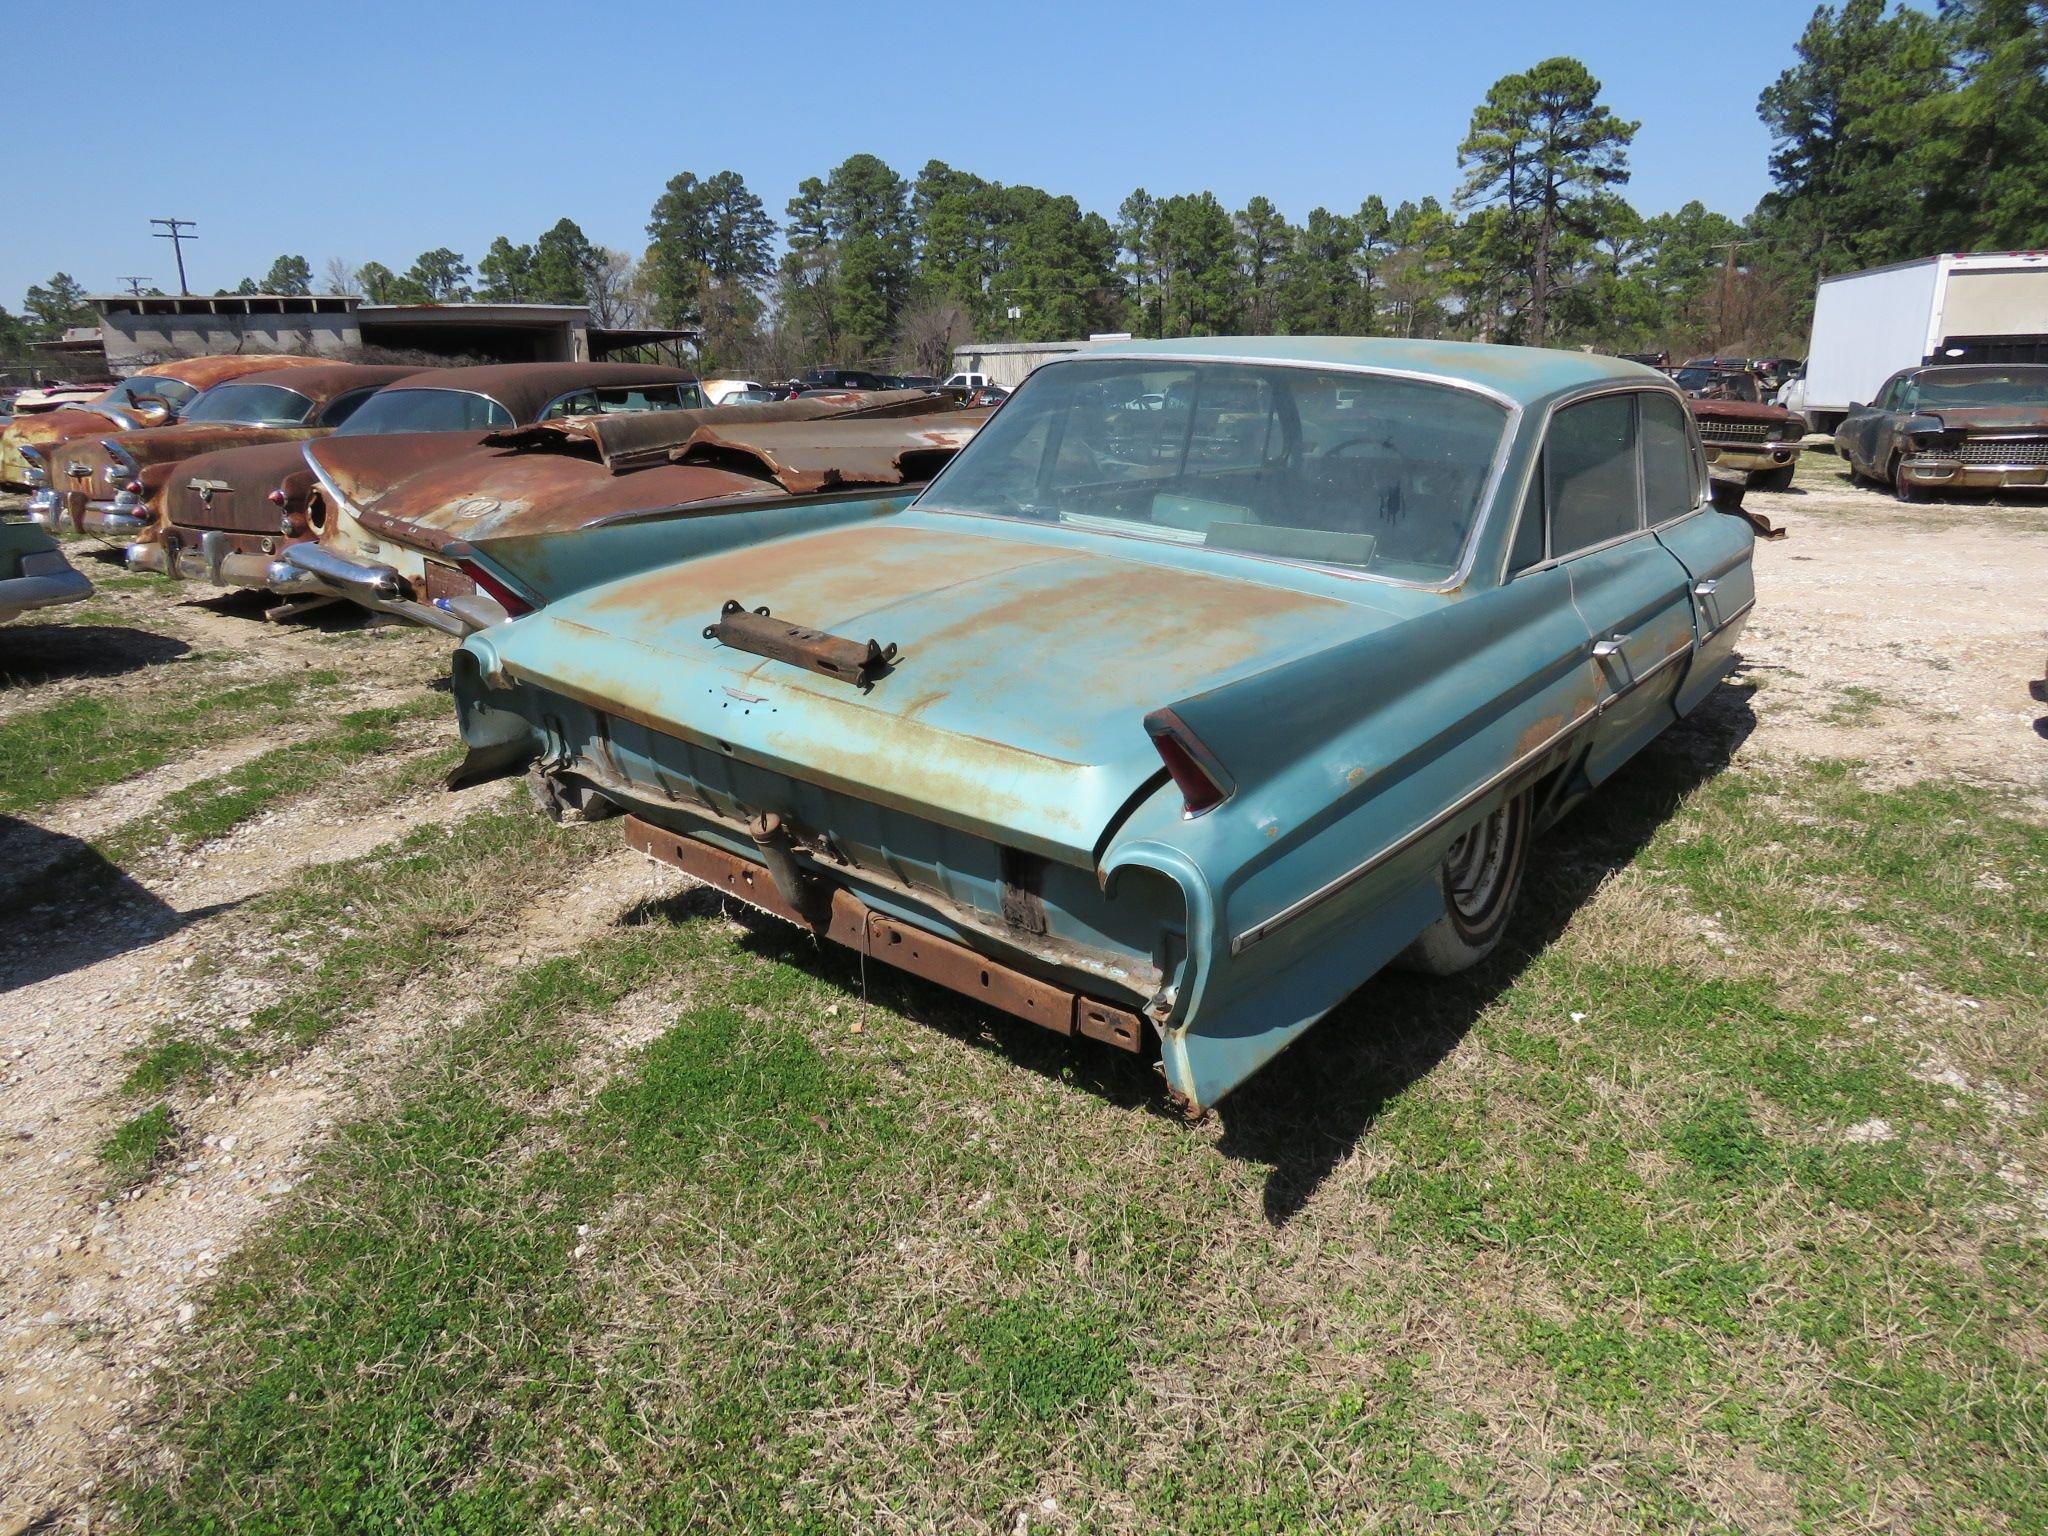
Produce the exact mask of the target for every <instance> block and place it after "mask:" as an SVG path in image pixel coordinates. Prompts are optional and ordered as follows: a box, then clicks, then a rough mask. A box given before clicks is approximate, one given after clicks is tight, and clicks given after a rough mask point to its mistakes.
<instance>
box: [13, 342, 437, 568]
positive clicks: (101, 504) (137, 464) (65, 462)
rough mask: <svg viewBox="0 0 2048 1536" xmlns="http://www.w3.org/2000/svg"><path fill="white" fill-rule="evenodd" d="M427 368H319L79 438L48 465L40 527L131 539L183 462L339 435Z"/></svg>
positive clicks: (247, 382) (225, 387)
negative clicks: (229, 449)
mask: <svg viewBox="0 0 2048 1536" xmlns="http://www.w3.org/2000/svg"><path fill="white" fill-rule="evenodd" d="M418 371H419V370H418V369H417V368H414V367H411V366H405V367H392V366H388V365H382V364H376V365H373V364H366V363H316V364H314V365H312V366H310V367H299V368H282V369H275V370H271V371H267V372H262V373H248V374H243V375H242V376H241V377H240V378H237V379H232V380H229V381H228V382H227V383H224V384H216V385H214V386H213V388H211V389H209V390H206V391H204V392H202V393H201V394H199V395H196V396H195V397H193V399H192V400H191V401H190V402H189V403H188V404H187V405H186V406H185V408H184V409H183V410H182V411H180V412H179V414H178V418H177V419H176V420H175V421H172V422H169V423H167V424H166V425H163V426H156V427H138V428H135V429H134V430H131V431H124V432H110V433H107V434H106V435H104V436H101V437H83V438H74V439H72V440H71V441H70V442H68V443H65V444H63V445H62V446H61V447H58V448H55V449H53V450H51V452H50V453H49V454H47V455H44V454H41V453H40V451H39V450H35V449H30V450H28V452H29V453H31V454H32V455H35V456H36V457H39V458H41V459H43V461H44V462H43V468H44V470H45V472H46V473H47V475H48V477H49V485H48V486H47V488H45V489H44V490H42V491H39V492H38V493H37V494H36V495H34V496H32V497H30V498H29V512H30V515H31V516H32V517H35V518H36V519H37V520H38V521H39V522H42V523H44V524H46V525H48V526H52V527H54V526H57V525H58V524H59V523H62V522H69V523H70V524H71V525H72V527H74V528H75V529H77V530H78V532H80V533H88V534H94V535H97V536H98V537H100V538H106V539H128V538H133V537H134V536H135V535H136V534H138V533H140V532H142V531H143V530H144V529H145V528H147V527H148V526H149V525H150V524H151V523H152V522H154V521H155V519H156V508H157V507H158V505H159V504H160V501H161V495H160V493H161V492H162V490H163V487H164V484H165V482H166V481H167V480H168V479H169V478H170V475H171V471H172V470H173V469H175V468H176V467H177V465H178V463H179V462H180V461H181V460H184V459H188V458H190V457H191V456H192V455H193V454H195V453H204V452H205V451H206V450H208V449H210V448H221V447H225V446H226V445H228V444H230V443H274V442H284V441H294V440H298V439H303V438H309V437H319V436H321V435H323V434H325V433H328V432H332V431H333V430H334V429H335V428H336V427H338V426H340V425H341V423H343V422H344V421H347V420H348V419H349V417H350V416H351V415H352V414H354V412H355V410H356V408H357V407H358V406H360V405H361V404H362V403H363V402H364V401H365V400H367V399H369V398H370V396H371V395H373V394H375V393H376V392H377V391H378V390H379V389H382V388H383V387H384V386H385V385H386V384H389V383H391V382H392V381H393V380H394V379H402V378H405V377H406V376H407V375H408V374H413V373H417V372H418Z"/></svg>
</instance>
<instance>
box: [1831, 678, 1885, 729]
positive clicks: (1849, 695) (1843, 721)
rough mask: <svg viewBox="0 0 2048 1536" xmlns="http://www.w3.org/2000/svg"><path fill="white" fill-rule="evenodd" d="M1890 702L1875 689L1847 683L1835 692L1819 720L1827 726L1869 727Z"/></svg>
mask: <svg viewBox="0 0 2048 1536" xmlns="http://www.w3.org/2000/svg"><path fill="white" fill-rule="evenodd" d="M1890 702H1891V701H1890V700H1888V699H1887V698H1885V696H1884V695H1883V694H1882V693H1880V692H1878V690H1877V689H1875V688H1866V687H1864V686H1863V685H1862V684H1860V683H1847V684H1844V685H1843V686H1842V687H1840V688H1837V689H1836V690H1835V697H1834V701H1833V702H1832V703H1830V704H1829V705H1828V708H1827V712H1826V713H1825V714H1823V715H1822V716H1821V719H1822V720H1824V721H1825V722H1826V723H1827V724H1829V725H1842V726H1859V725H1869V724H1870V723H1871V722H1872V721H1873V720H1875V719H1876V718H1877V713H1878V711H1879V710H1881V709H1883V708H1884V707H1885V706H1886V705H1887V704H1889V703H1890Z"/></svg>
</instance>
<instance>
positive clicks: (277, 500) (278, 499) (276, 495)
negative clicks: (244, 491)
mask: <svg viewBox="0 0 2048 1536" xmlns="http://www.w3.org/2000/svg"><path fill="white" fill-rule="evenodd" d="M263 499H264V500H265V501H267V502H269V503H270V504H271V505H272V506H273V507H281V506H283V505H284V492H283V491H272V492H271V493H270V494H269V495H268V496H266V497H264V498H263Z"/></svg>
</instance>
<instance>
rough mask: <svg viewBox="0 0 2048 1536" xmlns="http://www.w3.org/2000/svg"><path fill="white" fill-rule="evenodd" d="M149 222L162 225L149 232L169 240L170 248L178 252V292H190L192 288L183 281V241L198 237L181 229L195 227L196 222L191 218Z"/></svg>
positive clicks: (196, 226)
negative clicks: (160, 227)
mask: <svg viewBox="0 0 2048 1536" xmlns="http://www.w3.org/2000/svg"><path fill="white" fill-rule="evenodd" d="M149 222H150V223H152V224H161V225H163V226H164V228H163V229H162V230H160V231H155V230H153V231H151V233H153V234H155V235H156V237H157V239H159V240H168V241H170V242H171V249H172V250H174V251H176V252H177V253H178V292H180V293H182V294H190V293H191V292H192V290H191V288H190V287H188V286H187V285H186V282H185V242H186V241H187V240H197V239H198V238H199V237H198V236H197V235H188V234H184V233H183V232H182V231H184V230H188V229H197V228H198V227H199V226H198V224H197V223H195V222H194V221H193V220H191V219H151V220H150V221H149Z"/></svg>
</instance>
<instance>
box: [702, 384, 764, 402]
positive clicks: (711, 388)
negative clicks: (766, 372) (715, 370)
mask: <svg viewBox="0 0 2048 1536" xmlns="http://www.w3.org/2000/svg"><path fill="white" fill-rule="evenodd" d="M698 388H700V389H701V390H703V392H704V403H705V404H707V405H733V404H736V403H739V402H740V401H741V400H742V399H743V398H744V397H746V396H747V395H749V394H751V393H753V392H755V391H759V392H760V393H761V394H762V395H763V396H764V397H765V396H766V395H767V394H768V386H767V385H765V384H763V383H762V382H761V381H760V380H759V379H702V380H700V381H699V382H698Z"/></svg>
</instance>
